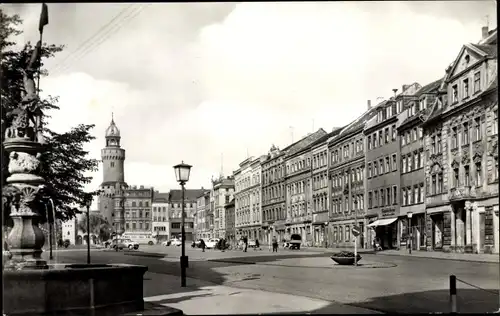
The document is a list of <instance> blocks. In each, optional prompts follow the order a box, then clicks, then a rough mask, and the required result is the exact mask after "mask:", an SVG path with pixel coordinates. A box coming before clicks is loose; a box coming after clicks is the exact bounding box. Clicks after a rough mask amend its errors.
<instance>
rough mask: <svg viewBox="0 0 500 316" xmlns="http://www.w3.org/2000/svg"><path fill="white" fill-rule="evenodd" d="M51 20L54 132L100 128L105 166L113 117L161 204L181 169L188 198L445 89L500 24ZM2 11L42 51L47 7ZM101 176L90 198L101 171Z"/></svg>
mask: <svg viewBox="0 0 500 316" xmlns="http://www.w3.org/2000/svg"><path fill="white" fill-rule="evenodd" d="M48 7H49V21H50V22H49V25H47V26H46V27H45V31H44V38H43V41H46V42H48V43H53V44H64V45H65V50H64V51H63V52H61V53H59V54H58V55H57V56H56V57H55V58H52V59H50V60H47V61H46V66H47V69H48V70H49V72H50V75H49V76H48V77H46V78H42V80H41V89H42V90H43V94H46V95H53V96H59V98H60V99H59V106H60V107H61V110H59V111H56V112H53V113H49V114H50V115H51V116H52V118H51V120H50V123H49V124H50V125H49V127H50V128H52V129H54V130H55V131H58V132H64V131H67V130H69V129H70V128H71V127H72V126H76V125H77V124H79V123H86V124H95V128H94V130H93V131H92V133H93V135H94V136H96V140H95V141H93V142H92V143H91V144H89V145H88V147H87V148H88V150H89V152H90V155H91V156H92V157H93V158H96V159H100V149H101V148H102V147H104V131H105V129H106V127H107V126H108V125H109V123H110V120H111V113H112V112H113V113H114V119H115V122H116V124H117V125H118V127H119V129H120V131H121V135H122V147H123V148H125V149H126V157H127V158H126V163H125V180H126V182H127V183H128V184H129V185H145V186H154V187H155V189H157V190H159V191H162V192H166V191H167V190H170V189H177V188H178V184H177V183H176V182H175V175H174V171H173V168H172V166H173V165H175V164H178V163H180V162H181V161H184V162H185V163H188V164H191V165H193V168H192V171H191V178H190V181H189V182H188V184H187V187H188V188H199V187H200V186H203V187H205V188H208V187H210V179H211V177H212V176H218V175H219V174H220V173H221V170H222V172H223V174H224V175H226V176H227V175H230V174H231V173H232V172H233V171H234V170H236V169H237V168H238V164H239V163H240V162H242V161H243V160H245V159H246V158H247V157H248V156H254V157H258V156H260V155H263V154H266V153H267V152H268V151H269V148H270V147H271V145H272V144H275V145H277V146H278V147H280V148H284V147H286V146H287V145H289V144H290V143H292V141H297V140H299V139H300V138H302V137H304V136H306V135H307V134H308V133H311V132H312V131H313V130H317V129H319V128H323V129H324V130H326V131H327V132H329V131H331V130H332V128H334V127H340V126H344V125H347V124H348V123H349V122H351V121H352V120H354V119H356V118H357V117H359V116H360V115H361V114H362V113H363V112H364V111H365V110H366V107H367V100H372V104H375V103H376V100H377V98H379V97H382V98H388V97H391V96H392V95H393V92H392V89H394V88H398V89H399V90H401V87H402V85H403V84H410V83H413V82H418V83H420V84H421V85H422V86H423V85H425V84H427V83H430V82H432V81H434V80H437V79H439V78H441V77H442V76H443V75H444V70H445V68H446V67H447V66H448V65H449V64H451V63H452V62H453V61H454V59H455V58H456V57H457V55H458V53H459V51H460V48H461V47H462V45H463V44H465V43H471V42H472V43H475V42H478V41H479V40H480V37H481V27H483V26H485V25H486V24H487V21H489V27H490V29H493V28H495V27H496V20H497V17H496V5H495V2H494V1H488V0H484V1H456V2H455V1H426V2H419V1H407V2H397V1H384V2H375V1H373V2H355V1H349V2H288V3H287V2H275V3H273V2H256V3H221V2H219V3H154V4H141V3H138V4H133V3H93V4H89V3H57V4H56V3H53V4H52V3H51V4H48ZM2 8H3V9H4V10H6V11H7V12H8V13H17V14H19V15H20V16H21V18H22V19H23V20H24V24H23V30H24V34H22V35H21V36H19V37H18V39H17V41H18V45H24V43H25V42H27V41H31V42H35V41H37V40H38V36H39V35H38V18H39V14H40V10H41V5H40V4H9V5H2ZM120 13H121V15H120ZM486 16H488V18H487V17H486ZM110 22H111V23H110ZM99 31H100V33H98V35H97V36H94V35H95V34H96V33H97V32H99ZM379 100H380V99H379ZM92 175H93V176H94V178H93V181H92V183H91V184H89V185H88V189H89V190H90V189H95V188H97V187H98V185H99V184H100V183H101V181H102V170H99V172H97V173H94V174H92Z"/></svg>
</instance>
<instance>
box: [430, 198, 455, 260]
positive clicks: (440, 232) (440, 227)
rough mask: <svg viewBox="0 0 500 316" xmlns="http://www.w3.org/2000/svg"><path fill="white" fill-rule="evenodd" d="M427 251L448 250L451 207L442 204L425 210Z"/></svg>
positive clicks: (449, 244)
mask: <svg viewBox="0 0 500 316" xmlns="http://www.w3.org/2000/svg"><path fill="white" fill-rule="evenodd" d="M426 212H427V216H426V232H427V251H443V250H450V246H451V207H450V205H449V204H448V205H442V206H438V207H432V208H428V209H427V210H426Z"/></svg>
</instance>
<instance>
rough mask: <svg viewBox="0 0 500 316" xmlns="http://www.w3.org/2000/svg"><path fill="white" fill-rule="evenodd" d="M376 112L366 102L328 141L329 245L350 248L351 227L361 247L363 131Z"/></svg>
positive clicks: (363, 205)
mask: <svg viewBox="0 0 500 316" xmlns="http://www.w3.org/2000/svg"><path fill="white" fill-rule="evenodd" d="M375 111H376V110H375V109H373V108H372V106H371V102H370V101H369V100H368V102H367V109H366V111H365V113H363V114H362V115H361V116H360V117H358V118H357V119H356V120H354V121H353V122H351V123H350V124H349V125H347V126H345V127H344V128H342V130H341V131H340V133H338V134H337V135H335V136H333V137H331V138H330V139H329V140H328V153H329V167H328V174H329V178H330V181H329V190H330V194H329V197H330V205H331V206H330V212H329V221H330V229H329V231H330V245H331V246H332V247H354V240H355V238H354V236H353V235H352V233H351V231H352V228H353V226H355V225H356V226H359V228H360V229H361V231H363V234H361V235H360V236H359V238H357V239H356V240H357V243H358V246H359V247H364V246H365V238H364V235H365V233H364V230H365V225H364V216H365V185H366V182H365V179H366V174H365V151H366V145H365V140H364V138H365V137H364V135H363V129H364V127H365V124H366V123H367V121H369V120H370V119H371V118H372V117H373V116H374V115H375V113H376V112H375Z"/></svg>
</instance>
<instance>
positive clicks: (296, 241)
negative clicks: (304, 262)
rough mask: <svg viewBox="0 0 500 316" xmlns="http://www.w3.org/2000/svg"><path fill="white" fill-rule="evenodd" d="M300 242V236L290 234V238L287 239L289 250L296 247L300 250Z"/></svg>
mask: <svg viewBox="0 0 500 316" xmlns="http://www.w3.org/2000/svg"><path fill="white" fill-rule="evenodd" d="M301 243H302V237H301V236H300V235H299V234H292V235H291V236H290V240H289V241H287V244H288V248H289V249H290V250H292V249H297V250H300V244H301Z"/></svg>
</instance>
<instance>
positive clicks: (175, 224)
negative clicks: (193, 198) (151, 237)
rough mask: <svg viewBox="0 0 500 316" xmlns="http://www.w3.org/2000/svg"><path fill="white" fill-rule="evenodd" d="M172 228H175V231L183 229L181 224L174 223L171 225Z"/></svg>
mask: <svg viewBox="0 0 500 316" xmlns="http://www.w3.org/2000/svg"><path fill="white" fill-rule="evenodd" d="M171 227H172V228H174V229H176V228H177V229H178V228H181V223H172V224H171Z"/></svg>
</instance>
